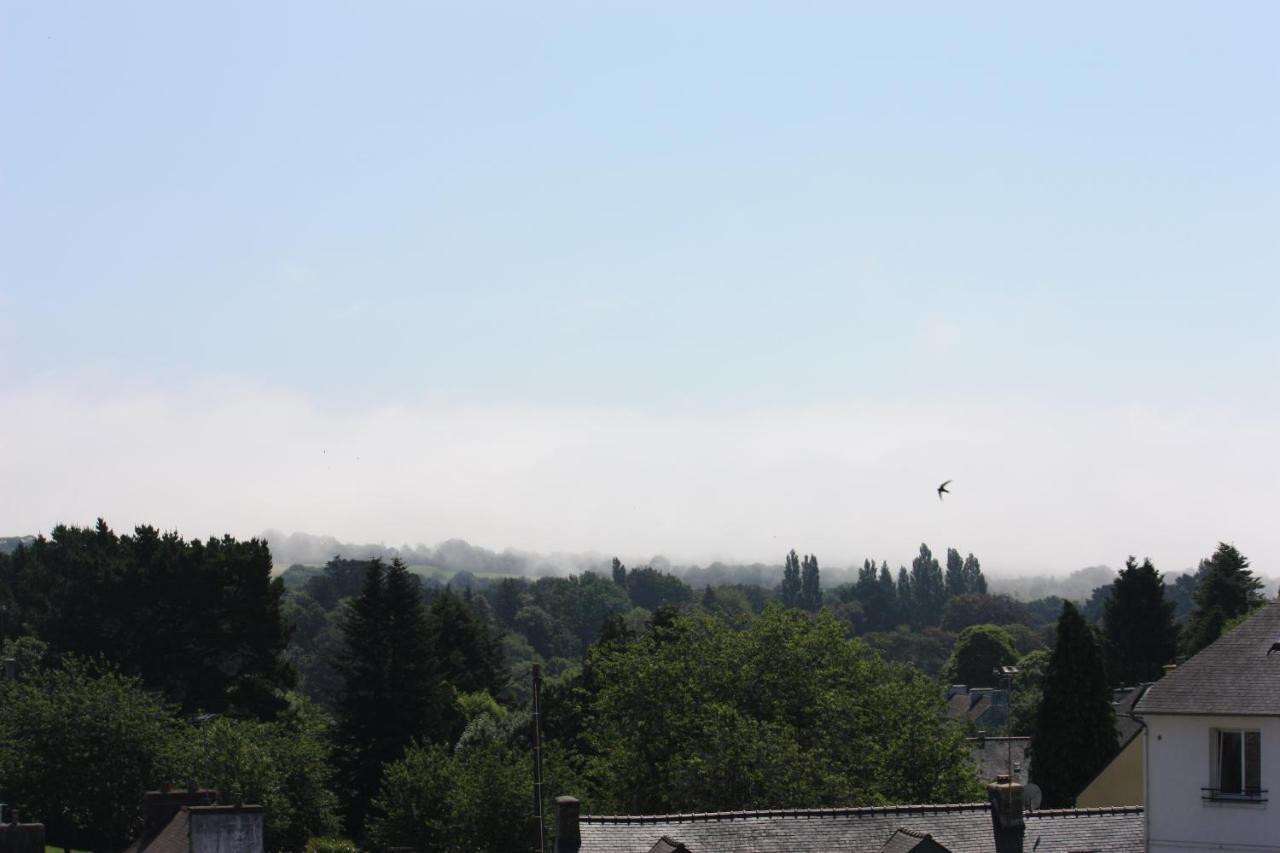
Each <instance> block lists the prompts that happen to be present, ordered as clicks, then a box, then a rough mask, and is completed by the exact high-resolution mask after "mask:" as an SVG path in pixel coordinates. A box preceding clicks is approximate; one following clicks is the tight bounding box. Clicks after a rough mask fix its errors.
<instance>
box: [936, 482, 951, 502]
mask: <svg viewBox="0 0 1280 853" xmlns="http://www.w3.org/2000/svg"><path fill="white" fill-rule="evenodd" d="M950 482H951V481H950V480H947V483H950ZM947 483H943V484H942V485H941V486H938V500H942V496H943V495H949V494H951V490H950V489H948V488H947Z"/></svg>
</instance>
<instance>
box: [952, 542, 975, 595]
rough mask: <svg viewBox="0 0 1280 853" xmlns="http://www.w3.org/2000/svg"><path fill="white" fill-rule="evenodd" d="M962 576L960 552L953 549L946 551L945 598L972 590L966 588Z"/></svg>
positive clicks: (962, 566)
mask: <svg viewBox="0 0 1280 853" xmlns="http://www.w3.org/2000/svg"><path fill="white" fill-rule="evenodd" d="M965 580H966V579H965V576H964V560H963V559H961V557H960V552H959V551H957V550H956V549H955V548H948V549H947V598H951V597H952V596H955V595H964V594H965V593H966V592H972V591H973V590H971V589H969V588H968V584H966V583H965Z"/></svg>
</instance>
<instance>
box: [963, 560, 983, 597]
mask: <svg viewBox="0 0 1280 853" xmlns="http://www.w3.org/2000/svg"><path fill="white" fill-rule="evenodd" d="M963 572H964V591H965V592H973V593H977V594H978V595H986V594H987V579H986V578H985V577H983V576H982V566H980V565H979V564H978V558H977V557H975V556H973V554H972V553H970V554H969V556H967V557H965V558H964V568H963Z"/></svg>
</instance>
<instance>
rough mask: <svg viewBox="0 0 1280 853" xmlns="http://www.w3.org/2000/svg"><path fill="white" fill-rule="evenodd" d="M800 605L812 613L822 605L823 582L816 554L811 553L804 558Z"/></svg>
mask: <svg viewBox="0 0 1280 853" xmlns="http://www.w3.org/2000/svg"><path fill="white" fill-rule="evenodd" d="M800 606H801V607H803V608H804V609H805V610H808V611H809V612H810V613H813V612H816V611H817V610H819V609H820V608H821V607H822V583H821V581H820V580H819V573H818V556H817V555H816V554H809V555H807V556H806V557H805V558H804V569H803V570H802V573H801V576H800Z"/></svg>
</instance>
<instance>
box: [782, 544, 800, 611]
mask: <svg viewBox="0 0 1280 853" xmlns="http://www.w3.org/2000/svg"><path fill="white" fill-rule="evenodd" d="M781 596H782V604H783V606H784V607H795V606H797V605H798V604H799V603H800V558H799V557H798V556H796V549H795V548H792V549H791V553H789V554H787V562H786V565H784V566H783V567H782V590H781Z"/></svg>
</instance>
